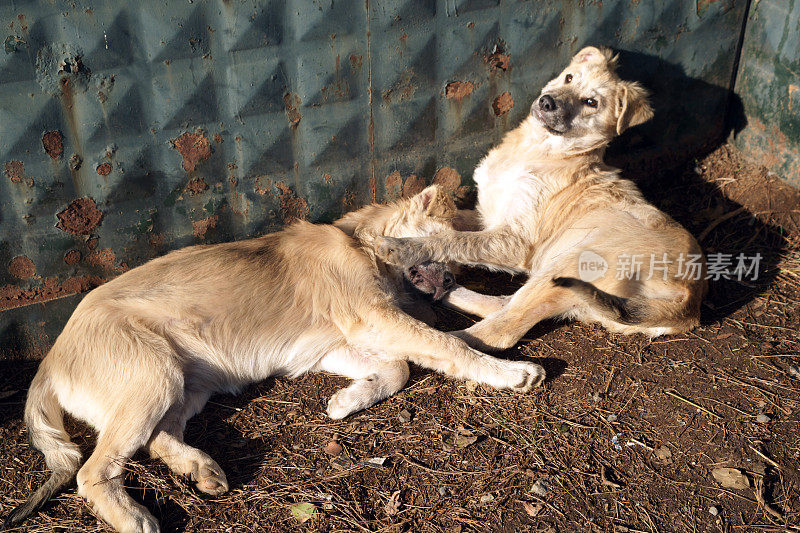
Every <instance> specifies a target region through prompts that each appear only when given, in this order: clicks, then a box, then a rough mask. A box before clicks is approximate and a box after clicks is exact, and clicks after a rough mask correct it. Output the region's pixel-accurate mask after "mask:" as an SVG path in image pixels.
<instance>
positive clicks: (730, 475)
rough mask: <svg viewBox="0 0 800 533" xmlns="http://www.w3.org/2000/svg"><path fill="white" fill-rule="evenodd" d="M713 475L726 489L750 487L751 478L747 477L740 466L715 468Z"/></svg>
mask: <svg viewBox="0 0 800 533" xmlns="http://www.w3.org/2000/svg"><path fill="white" fill-rule="evenodd" d="M711 475H712V476H714V479H716V480H717V483H719V484H720V485H721V486H722V487H723V488H726V489H746V488H749V487H750V480H749V479H747V476H745V475H744V474H743V473H742V471H741V470H739V469H738V468H715V469H714V470H712V471H711Z"/></svg>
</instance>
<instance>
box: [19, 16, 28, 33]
mask: <svg viewBox="0 0 800 533" xmlns="http://www.w3.org/2000/svg"><path fill="white" fill-rule="evenodd" d="M17 20H19V25H20V28H21V29H22V31H28V23H27V21H26V20H25V15H24V14H23V13H20V14H19V15H17Z"/></svg>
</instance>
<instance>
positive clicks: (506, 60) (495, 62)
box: [483, 39, 511, 72]
mask: <svg viewBox="0 0 800 533" xmlns="http://www.w3.org/2000/svg"><path fill="white" fill-rule="evenodd" d="M483 60H484V62H485V63H486V64H487V65H489V69H490V70H491V71H493V72H494V71H498V70H502V71H505V70H508V67H509V65H510V64H511V56H509V55H508V54H507V53H506V43H505V41H503V40H502V39H499V40H498V41H497V44H495V45H494V49H493V50H492V53H491V54H484V56H483Z"/></svg>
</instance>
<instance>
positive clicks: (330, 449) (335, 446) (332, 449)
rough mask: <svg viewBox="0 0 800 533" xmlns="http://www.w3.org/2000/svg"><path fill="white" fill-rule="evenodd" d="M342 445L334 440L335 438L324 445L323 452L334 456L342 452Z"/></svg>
mask: <svg viewBox="0 0 800 533" xmlns="http://www.w3.org/2000/svg"><path fill="white" fill-rule="evenodd" d="M342 450H343V448H342V445H341V444H339V443H338V442H336V441H335V440H332V441H330V442H329V443H328V444H326V445H325V453H327V454H328V455H332V456H333V457H336V456H337V455H339V454H341V453H342Z"/></svg>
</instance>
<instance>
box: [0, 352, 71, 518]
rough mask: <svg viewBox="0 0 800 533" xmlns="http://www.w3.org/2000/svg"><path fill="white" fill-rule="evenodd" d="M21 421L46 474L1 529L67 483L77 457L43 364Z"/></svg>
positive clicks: (37, 508)
mask: <svg viewBox="0 0 800 533" xmlns="http://www.w3.org/2000/svg"><path fill="white" fill-rule="evenodd" d="M25 424H26V425H27V427H28V439H29V441H30V443H31V446H32V447H33V448H35V449H37V450H39V451H40V452H42V454H44V460H45V462H46V463H47V467H48V468H49V469H50V470H52V472H53V473H52V474H51V475H50V478H49V479H48V480H47V481H46V482H45V483H44V485H42V486H41V487H39V490H37V491H36V492H34V493H33V494H32V495H31V496H30V498H28V500H27V501H25V502H24V503H23V504H21V505H19V506H18V507H17V508H15V509H14V510H13V511H11V514H10V515H8V517H7V518H6V519H5V521H4V522H3V527H2V529H7V528H11V527H14V526H17V525H19V524H20V523H22V521H23V520H25V519H26V518H27V517H28V516H30V515H31V514H33V513H34V512H36V511H37V510H39V509H40V508H41V507H42V506H43V505H44V504H45V503H46V502H47V501H48V500H49V499H50V498H52V497H53V496H54V495H55V494H56V493H58V492H59V491H61V489H63V488H64V486H65V485H67V484H68V483H69V482H70V481H71V480H72V478H73V477H74V476H75V473H76V472H77V471H78V466H79V465H80V461H81V452H80V449H79V448H78V446H77V445H76V444H75V443H73V442H72V441H70V438H69V435H68V434H67V432H66V430H65V429H64V416H63V412H62V409H61V405H60V404H59V402H58V399H57V398H56V395H55V393H54V391H53V389H52V386H51V383H50V377H49V376H48V375H47V371H46V369H45V368H41V367H40V369H39V372H38V373H37V374H36V376H35V377H34V378H33V382H32V383H31V387H30V389H29V390H28V400H27V402H26V404H25Z"/></svg>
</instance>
